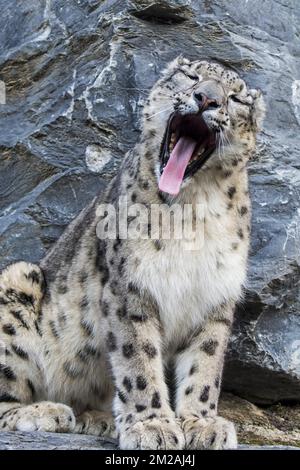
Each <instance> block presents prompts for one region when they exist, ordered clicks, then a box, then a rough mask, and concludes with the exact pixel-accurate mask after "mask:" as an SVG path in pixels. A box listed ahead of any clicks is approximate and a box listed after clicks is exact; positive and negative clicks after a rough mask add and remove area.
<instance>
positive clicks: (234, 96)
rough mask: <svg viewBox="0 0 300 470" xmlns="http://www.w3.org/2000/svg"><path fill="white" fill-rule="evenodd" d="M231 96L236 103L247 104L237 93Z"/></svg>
mask: <svg viewBox="0 0 300 470" xmlns="http://www.w3.org/2000/svg"><path fill="white" fill-rule="evenodd" d="M229 98H230V99H231V100H232V101H234V102H235V103H240V104H245V103H243V102H242V101H241V100H240V99H239V98H238V97H237V96H236V95H231V96H230V97H229Z"/></svg>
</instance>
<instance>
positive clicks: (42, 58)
mask: <svg viewBox="0 0 300 470" xmlns="http://www.w3.org/2000/svg"><path fill="white" fill-rule="evenodd" d="M0 7H1V17H0V26H1V27H0V80H2V81H3V82H4V83H5V86H6V104H2V101H3V100H2V99H0V246H1V250H0V267H4V266H6V265H7V264H8V263H10V262H12V261H15V260H18V259H25V260H30V261H39V259H40V258H41V257H42V256H44V254H45V253H46V251H47V249H48V248H49V247H50V246H51V245H52V244H53V243H54V241H55V240H56V239H57V238H58V236H59V235H60V234H61V233H62V231H63V229H64V227H65V226H66V224H67V223H68V222H70V220H71V219H73V218H74V216H75V215H76V214H77V213H78V212H79V211H80V210H81V209H82V208H83V207H84V206H85V205H86V204H87V203H88V201H89V200H90V199H91V198H92V197H93V195H94V194H95V193H96V192H98V191H101V190H102V189H103V188H104V187H105V185H106V184H107V182H108V181H109V179H110V178H111V177H112V176H113V175H114V174H115V172H116V170H117V168H118V166H119V163H120V161H121V160H122V158H123V157H124V154H125V152H126V151H127V150H128V149H129V148H131V147H132V146H133V145H134V144H135V142H136V141H137V139H138V137H139V133H140V128H139V121H138V119H139V115H140V112H141V109H142V105H143V102H144V100H145V97H146V96H147V92H148V90H149V88H150V87H151V86H152V84H153V83H154V82H155V80H156V79H157V78H158V75H159V71H160V70H161V69H162V68H163V67H164V65H165V64H166V63H167V62H168V61H170V60H171V59H173V58H174V57H175V56H177V55H178V54H179V53H182V54H183V55H186V56H187V57H189V58H191V59H201V58H207V59H213V60H219V61H220V62H222V63H223V64H225V65H228V66H230V67H233V68H234V69H236V70H238V71H239V72H240V73H241V74H242V75H243V77H244V78H245V79H246V80H247V81H248V82H250V83H251V84H252V85H253V87H260V88H261V89H262V91H263V92H264V94H265V97H266V102H267V106H268V112H267V117H266V121H265V126H264V130H263V132H262V134H261V135H260V138H259V142H258V148H257V153H256V155H255V158H254V159H253V161H252V162H251V163H250V165H249V173H250V180H251V194H252V200H253V235H252V248H251V258H250V266H249V282H248V287H247V296H246V301H245V302H244V303H243V305H242V306H241V307H240V308H239V309H238V313H237V321H236V324H235V328H234V332H233V336H232V340H231V345H230V351H229V354H228V358H227V367H226V371H225V381H224V387H225V388H226V389H227V390H229V391H232V392H234V393H236V394H239V395H240V396H243V397H246V398H247V399H250V400H252V401H254V402H256V403H265V404H268V403H273V402H278V401H284V400H288V401H296V400H299V397H300V314H299V310H300V309H299V307H300V294H299V293H300V289H299V271H300V267H299V265H300V229H299V217H300V209H299V194H300V193H299V190H300V172H299V169H300V141H299V130H300V129H299V127H300V72H299V70H300V59H299V57H300V44H299V34H300V9H299V5H298V0H266V1H264V2H261V0H252V1H251V2H240V1H239V0H210V1H207V0H198V1H197V2H196V1H191V0H158V1H152V0H151V1H150V0H139V1H138V0H69V1H65V0H40V1H39V2H36V1H35V0H22V2H20V1H18V0H10V1H9V2H7V0H0ZM0 89H3V86H2V85H1V88H0ZM2 98H3V96H2Z"/></svg>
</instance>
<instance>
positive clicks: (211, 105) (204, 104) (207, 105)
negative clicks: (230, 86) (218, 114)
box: [194, 92, 219, 111]
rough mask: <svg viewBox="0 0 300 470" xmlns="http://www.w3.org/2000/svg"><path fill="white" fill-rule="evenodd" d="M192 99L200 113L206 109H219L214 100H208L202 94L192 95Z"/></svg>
mask: <svg viewBox="0 0 300 470" xmlns="http://www.w3.org/2000/svg"><path fill="white" fill-rule="evenodd" d="M194 98H195V100H196V101H197V103H198V104H199V106H200V109H201V111H205V110H206V109H215V108H218V107H219V104H218V102H217V101H216V100H214V99H210V98H208V97H207V96H206V95H205V94H204V93H197V92H195V93H194Z"/></svg>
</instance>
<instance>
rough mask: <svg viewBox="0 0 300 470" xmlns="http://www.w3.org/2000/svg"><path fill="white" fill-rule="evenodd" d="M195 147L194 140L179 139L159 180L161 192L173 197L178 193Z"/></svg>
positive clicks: (187, 138)
mask: <svg viewBox="0 0 300 470" xmlns="http://www.w3.org/2000/svg"><path fill="white" fill-rule="evenodd" d="M196 145H197V142H196V141H195V140H193V139H190V138H189V137H180V139H179V140H178V142H177V144H176V145H175V147H174V149H173V150H172V153H171V155H170V158H169V160H168V163H167V165H166V166H165V168H164V171H163V173H162V175H161V177H160V179H159V185H158V186H159V189H160V190H161V191H163V192H165V193H169V194H172V195H174V196H175V195H176V194H178V193H179V190H180V186H181V183H182V180H183V176H184V172H185V170H186V167H187V166H188V163H189V161H190V159H191V158H192V155H193V152H194V150H195V147H196Z"/></svg>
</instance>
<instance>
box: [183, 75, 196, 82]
mask: <svg viewBox="0 0 300 470" xmlns="http://www.w3.org/2000/svg"><path fill="white" fill-rule="evenodd" d="M186 76H187V77H188V78H190V79H191V80H195V81H197V82H198V80H199V78H198V77H195V75H189V74H186Z"/></svg>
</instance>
